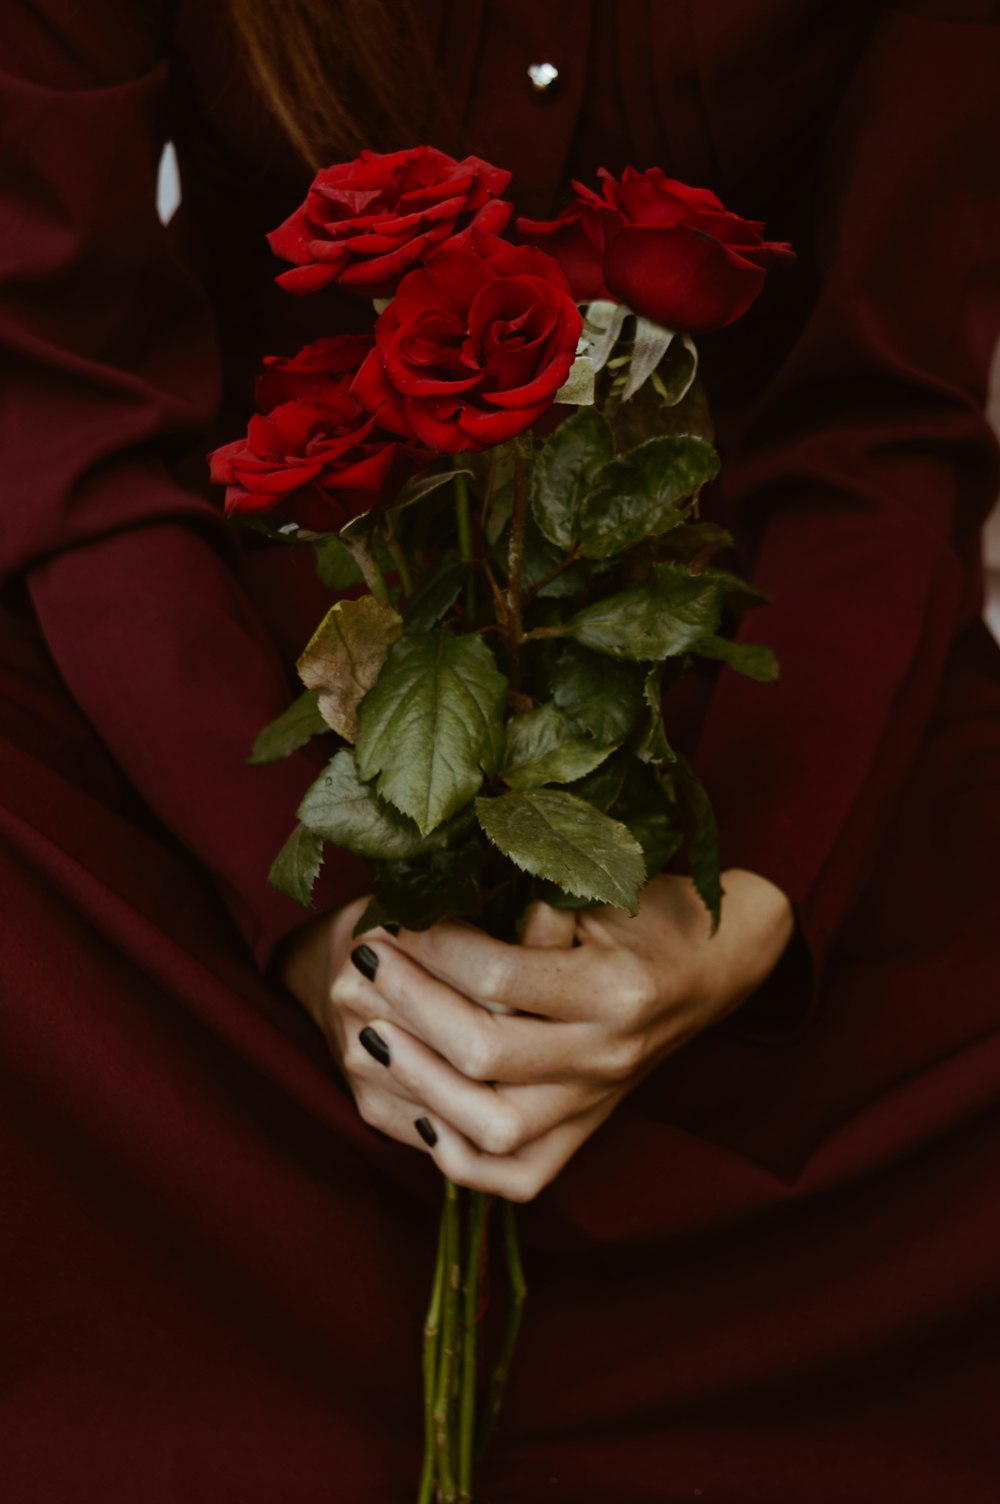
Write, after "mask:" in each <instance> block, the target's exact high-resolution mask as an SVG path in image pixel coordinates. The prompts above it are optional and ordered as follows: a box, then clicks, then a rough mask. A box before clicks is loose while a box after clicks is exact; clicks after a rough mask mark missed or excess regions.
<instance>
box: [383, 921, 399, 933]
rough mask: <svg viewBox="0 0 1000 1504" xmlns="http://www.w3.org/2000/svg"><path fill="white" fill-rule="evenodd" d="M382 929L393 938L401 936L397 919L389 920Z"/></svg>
mask: <svg viewBox="0 0 1000 1504" xmlns="http://www.w3.org/2000/svg"><path fill="white" fill-rule="evenodd" d="M382 928H383V929H384V930H385V932H386V934H387V935H392V936H393V938H395V937H396V935H398V934H399V925H398V924H397V923H396V921H395V919H387V920H386V921H385V923H384V924H383V926H382Z"/></svg>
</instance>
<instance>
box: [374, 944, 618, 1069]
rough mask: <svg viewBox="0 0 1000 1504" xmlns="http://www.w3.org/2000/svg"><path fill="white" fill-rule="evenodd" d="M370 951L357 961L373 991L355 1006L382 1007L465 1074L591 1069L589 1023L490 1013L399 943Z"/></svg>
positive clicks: (380, 1009)
mask: <svg viewBox="0 0 1000 1504" xmlns="http://www.w3.org/2000/svg"><path fill="white" fill-rule="evenodd" d="M365 951H366V954H364V955H363V956H361V957H360V958H359V960H358V963H357V964H358V965H360V966H363V967H364V969H365V972H366V974H367V985H368V987H369V988H370V989H371V995H370V996H369V997H368V998H367V999H363V1000H359V1001H358V1002H357V1003H356V1004H352V1006H353V1007H355V1008H356V1011H358V1012H359V1013H364V1014H366V1015H367V1016H368V1017H373V1016H374V1013H375V1012H378V1014H379V1016H380V1017H382V1018H385V1017H387V1016H388V1018H389V1020H390V1021H392V1022H394V1023H398V1024H401V1025H402V1026H403V1028H405V1029H406V1030H407V1031H408V1032H409V1033H410V1034H413V1035H415V1036H416V1037H417V1038H418V1039H421V1040H423V1042H424V1044H426V1045H428V1046H429V1047H430V1048H431V1049H432V1050H436V1051H437V1053H438V1054H439V1055H441V1056H443V1057H444V1059H445V1060H448V1061H450V1063H451V1064H452V1065H453V1066H454V1067H455V1068H456V1070H458V1071H461V1073H462V1074H463V1075H464V1076H468V1077H470V1078H471V1079H472V1080H474V1081H507V1082H517V1083H520V1084H524V1083H528V1082H538V1081H543V1082H552V1081H559V1080H564V1079H565V1080H571V1079H572V1078H573V1077H574V1076H576V1075H580V1074H586V1073H587V1070H588V1067H589V1065H590V1064H591V1062H592V1061H593V1058H594V1040H593V1030H592V1029H591V1028H590V1027H589V1026H588V1025H586V1024H577V1023H559V1022H556V1021H553V1020H551V1019H543V1018H522V1017H518V1016H516V1015H513V1014H507V1013H503V1014H497V1013H491V1012H490V1011H489V1009H487V1008H481V1007H479V1006H478V1005H477V1004H476V1003H473V1002H470V1001H469V999H468V998H467V997H464V996H463V995H462V994H461V993H459V992H456V991H455V989H454V988H452V987H449V986H448V985H447V984H446V983H444V982H441V981H439V980H438V979H437V978H436V977H433V976H431V975H429V974H428V972H426V971H425V970H424V969H423V967H421V966H418V965H417V963H416V962H415V961H413V960H411V959H410V957H409V956H407V955H404V954H403V952H402V951H401V950H400V949H398V947H397V946H395V945H392V946H390V945H380V944H375V945H372V946H366V947H365ZM538 954H545V952H538ZM355 955H357V952H355ZM362 985H364V984H362ZM373 998H374V999H375V1001H373ZM379 1000H380V1001H379Z"/></svg>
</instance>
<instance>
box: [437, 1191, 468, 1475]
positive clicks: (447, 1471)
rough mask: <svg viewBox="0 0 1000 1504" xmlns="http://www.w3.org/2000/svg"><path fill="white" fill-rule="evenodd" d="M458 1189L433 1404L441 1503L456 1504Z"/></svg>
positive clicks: (448, 1207)
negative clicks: (454, 1377)
mask: <svg viewBox="0 0 1000 1504" xmlns="http://www.w3.org/2000/svg"><path fill="white" fill-rule="evenodd" d="M458 1233H459V1227H458V1186H457V1185H455V1183H454V1181H452V1180H446V1181H445V1183H444V1249H445V1252H444V1271H445V1273H444V1318H443V1320H442V1323H441V1361H440V1364H439V1365H438V1375H437V1399H436V1400H435V1402H434V1434H435V1442H436V1444H437V1459H438V1483H439V1487H440V1492H441V1500H442V1504H454V1501H455V1478H454V1474H453V1471H452V1463H451V1449H452V1437H451V1435H450V1427H449V1420H450V1418H451V1415H450V1412H451V1383H452V1375H453V1372H454V1368H455V1360H456V1358H457V1356H458V1354H457V1352H456V1342H457V1330H456V1328H457V1326H458V1292H459V1289H460V1287H461V1283H462V1270H461V1267H460V1263H459V1259H460V1248H459V1240H458Z"/></svg>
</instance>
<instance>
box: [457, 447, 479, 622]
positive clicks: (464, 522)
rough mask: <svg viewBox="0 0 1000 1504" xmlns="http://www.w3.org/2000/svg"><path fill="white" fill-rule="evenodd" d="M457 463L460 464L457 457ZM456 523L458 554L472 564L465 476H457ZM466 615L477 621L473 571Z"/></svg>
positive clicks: (469, 577)
mask: <svg viewBox="0 0 1000 1504" xmlns="http://www.w3.org/2000/svg"><path fill="white" fill-rule="evenodd" d="M455 462H456V464H457V463H458V457H457V456H456V460H455ZM455 523H456V526H457V529H458V552H459V554H460V556H461V558H462V561H463V563H465V564H472V562H473V559H474V553H473V548H472V520H471V517H470V514H469V485H468V480H467V478H466V476H464V475H456V476H455ZM465 614H466V616H467V617H468V619H469V621H470V622H471V621H473V620H474V619H475V614H476V580H475V575H474V574H473V571H472V570H471V569H469V570H468V571H467V573H466V579H465Z"/></svg>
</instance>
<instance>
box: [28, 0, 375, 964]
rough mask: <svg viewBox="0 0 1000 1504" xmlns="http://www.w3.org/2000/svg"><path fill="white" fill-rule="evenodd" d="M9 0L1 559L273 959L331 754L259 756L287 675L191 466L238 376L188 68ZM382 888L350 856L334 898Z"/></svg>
mask: <svg viewBox="0 0 1000 1504" xmlns="http://www.w3.org/2000/svg"><path fill="white" fill-rule="evenodd" d="M156 9H157V8H156V7H150V8H149V12H150V14H152V13H153V12H154V11H155V10H156ZM135 11H136V15H137V16H138V15H139V14H140V11H141V8H139V7H136V8H135ZM0 12H2V13H3V24H2V26H0V36H2V37H3V41H2V43H0V69H2V80H0V82H2V98H0V156H2V159H3V162H4V172H3V174H2V189H0V194H2V201H0V219H2V224H3V238H2V250H0V347H2V353H3V359H2V361H0V365H2V370H3V376H2V378H0V379H2V384H3V392H2V398H0V452H2V453H3V456H4V465H3V470H4V474H3V490H4V495H3V503H2V506H0V571H2V578H3V581H4V582H5V583H6V584H8V585H9V583H10V582H11V581H13V580H16V579H20V580H26V581H27V584H28V587H29V590H30V594H31V598H32V600H33V602H34V607H35V610H36V612H37V615H38V618H39V621H40V624H41V628H42V631H43V633H44V635H45V638H46V640H47V642H48V645H49V648H50V650H51V652H52V655H53V657H54V659H55V662H56V664H57V666H58V668H59V669H60V671H61V673H62V675H63V677H64V679H65V681H66V683H67V685H68V687H69V689H70V691H71V692H72V694H73V695H74V697H75V698H76V700H77V701H78V703H79V704H80V705H81V707H82V708H83V709H84V711H85V712H86V713H87V715H88V716H89V718H90V720H91V722H92V723H93V725H94V727H95V729H96V731H97V732H98V734H99V735H100V736H101V738H102V739H103V740H104V742H105V743H106V744H107V746H108V747H109V749H110V750H111V752H112V753H113V755H114V756H115V757H116V759H117V761H118V762H119V764H120V766H121V767H122V769H123V770H124V772H125V773H126V775H127V776H128V777H129V779H130V780H131V781H132V782H133V783H134V785H135V786H136V787H137V788H138V790H139V791H140V793H141V794H142V795H143V796H144V798H145V799H146V800H147V801H148V803H149V804H150V806H151V807H152V808H153V809H154V810H155V811H156V812H157V814H158V815H159V816H160V818H161V819H162V820H163V821H164V822H165V823H166V824H167V825H168V826H169V827H170V828H171V829H172V830H173V831H174V833H175V834H176V835H177V836H178V837H179V838H180V840H181V841H182V842H183V843H184V845H185V846H186V847H187V848H188V849H189V850H190V851H191V852H192V853H194V854H195V856H196V857H198V858H199V859H200V860H201V861H202V862H203V863H204V864H205V865H206V866H207V867H208V868H209V869H210V870H211V871H212V873H213V874H214V875H215V877H216V878H217V879H218V881H219V883H220V885H221V888H222V892H223V895H224V897H225V898H226V900H227V903H228V904H229V906H230V909H231V911H232V913H233V915H234V917H235V919H236V920H237V923H238V924H239V925H240V927H241V929H242V931H243V933H244V935H245V937H246V939H247V941H248V943H249V944H250V946H251V947H252V949H253V951H254V954H255V956H256V958H257V960H258V962H259V964H260V965H261V966H264V965H266V964H267V962H268V960H269V958H270V956H271V954H272V951H273V948H274V946H275V944H276V943H277V941H278V940H279V939H280V938H281V937H282V936H283V935H285V934H288V933H290V932H291V931H292V930H293V929H294V928H296V927H297V926H298V925H300V924H301V923H302V921H303V918H304V917H305V916H304V913H303V910H302V909H301V908H299V907H298V905H296V904H294V903H293V902H292V901H291V900H289V899H286V898H284V897H283V896H282V895H281V894H279V893H277V892H276V891H275V890H274V889H272V888H270V887H269V886H268V884H267V881H266V875H267V871H268V867H269V864H270V861H271V859H272V858H273V856H274V854H275V852H276V851H277V849H278V848H279V846H280V845H281V843H282V841H283V840H284V839H285V837H286V835H287V834H288V833H289V831H290V830H291V828H292V825H293V823H294V813H295V809H296V806H297V804H298V801H299V799H300V798H301V796H302V794H303V792H304V791H305V788H306V787H307V786H308V784H309V782H311V780H312V779H313V778H314V777H315V776H316V772H317V767H316V764H315V762H314V761H313V760H312V758H310V757H309V756H308V755H306V754H300V755H298V756H296V757H295V758H291V759H288V760H287V761H285V762H283V763H279V764H276V765H274V766H273V767H271V768H268V769H251V768H248V767H247V766H246V756H247V751H248V749H249V747H250V745H251V744H252V741H253V738H254V735H255V733H256V732H257V731H258V730H259V729H260V727H261V726H263V725H264V724H266V723H267V722H268V721H269V720H271V719H273V718H274V716H275V715H277V714H278V713H280V711H281V710H282V709H283V708H284V706H285V705H286V704H287V703H288V694H289V688H288V683H287V679H286V677H285V673H284V670H283V668H282V665H281V662H280V660H279V657H278V655H277V653H276V651H275V649H274V647H273V645H272V643H271V641H270V639H269V638H268V636H267V634H266V632H265V630H264V629H263V627H262V625H261V623H260V622H259V620H258V619H257V618H256V616H255V614H254V611H253V609H252V608H251V606H250V604H249V602H248V600H247V599H246V597H245V596H244V594H243V592H242V590H241V588H240V586H239V584H238V581H237V578H236V575H235V574H234V572H233V569H232V567H231V562H232V559H231V553H230V547H231V545H230V541H229V537H228V530H227V528H226V525H225V523H224V522H223V519H222V517H221V513H220V512H219V511H217V510H216V509H215V508H214V507H213V506H212V505H210V504H209V503H207V502H206V501H204V500H203V499H202V498H200V497H199V496H198V495H197V494H195V493H193V492H191V491H189V490H187V489H185V488H184V487H183V486H182V485H180V484H178V482H177V481H176V480H175V479H174V477H173V475H172V472H171V464H172V461H173V460H174V458H175V457H176V456H178V455H179V454H181V453H182V452H183V451H184V450H186V449H187V450H189V449H190V448H191V447H192V445H194V446H196V447H197V446H199V445H201V446H203V445H204V442H205V440H204V435H205V433H206V431H207V429H208V428H209V425H210V424H211V421H212V418H213V414H214V412H215V407H216V403H217V397H218V385H219V378H218V360H217V352H216V349H215V342H214V336H213V333H212V317H211V310H210V308H208V307H207V306H206V299H205V296H204V293H203V291H202V290H201V288H200V287H199V286H198V285H197V283H196V282H195V280H194V279H193V278H192V276H191V274H190V272H189V271H188V270H187V269H186V268H185V267H184V266H183V265H181V264H180V263H179V262H178V261H177V259H176V258H175V256H174V254H173V253H172V250H171V247H170V243H169V238H168V236H167V235H166V234H165V232H164V230H163V228H162V227H161V225H160V222H159V219H158V217H157V214H156V209H155V184H156V172H157V165H158V161H159V156H160V152H161V149H162V146H163V142H164V138H165V118H166V107H167V91H168V85H169V75H168V66H167V63H166V62H165V60H164V59H163V57H162V56H161V55H160V49H159V46H158V42H157V39H156V37H155V35H154V32H155V27H154V26H153V25H152V24H148V18H146V19H144V20H143V21H142V22H140V21H138V20H134V18H133V16H132V14H131V11H130V8H125V7H120V6H118V5H113V4H110V3H109V4H102V3H98V4H96V5H94V6H88V7H81V6H78V5H75V4H74V5H70V4H68V3H65V4H64V3H61V0H45V3H42V4H33V5H28V4H22V3H20V0H2V3H0ZM366 887H367V875H366V870H365V868H364V866H363V864H361V863H359V862H358V861H357V860H356V859H355V858H352V857H349V856H347V855H346V854H345V853H338V854H337V859H336V860H334V859H333V858H332V857H331V856H328V858H327V863H326V870H325V871H324V874H323V877H322V879H321V884H320V891H319V892H318V894H317V897H318V900H319V904H320V906H321V907H324V908H328V907H332V906H334V905H335V904H337V903H339V902H342V901H345V900H346V899H348V898H351V897H354V896H357V895H358V894H359V893H361V892H363V891H365V889H366Z"/></svg>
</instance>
